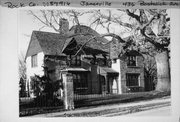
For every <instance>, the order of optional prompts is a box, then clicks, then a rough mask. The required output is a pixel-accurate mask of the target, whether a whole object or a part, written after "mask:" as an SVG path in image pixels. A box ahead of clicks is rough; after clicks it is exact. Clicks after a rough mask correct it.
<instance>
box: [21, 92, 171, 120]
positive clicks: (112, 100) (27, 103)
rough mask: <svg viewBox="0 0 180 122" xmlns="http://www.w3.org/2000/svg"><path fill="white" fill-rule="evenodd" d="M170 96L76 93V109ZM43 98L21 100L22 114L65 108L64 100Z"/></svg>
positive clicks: (140, 93)
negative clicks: (46, 103) (46, 102)
mask: <svg viewBox="0 0 180 122" xmlns="http://www.w3.org/2000/svg"><path fill="white" fill-rule="evenodd" d="M166 96H170V92H156V91H151V92H136V93H124V94H120V95H118V94H113V95H112V94H106V95H105V94H104V95H102V94H90V95H74V104H75V109H76V108H80V107H88V106H98V105H107V104H117V103H128V102H138V101H142V100H151V99H156V98H162V97H166ZM45 101H46V100H41V101H40V102H41V103H40V104H39V103H36V102H35V100H34V99H30V98H26V99H25V98H24V99H21V101H20V116H27V115H34V114H40V113H49V112H59V111H64V110H63V104H62V101H60V102H59V103H60V104H59V103H58V104H57V105H56V103H57V102H58V101H55V103H53V104H52V105H44V104H43V102H45Z"/></svg>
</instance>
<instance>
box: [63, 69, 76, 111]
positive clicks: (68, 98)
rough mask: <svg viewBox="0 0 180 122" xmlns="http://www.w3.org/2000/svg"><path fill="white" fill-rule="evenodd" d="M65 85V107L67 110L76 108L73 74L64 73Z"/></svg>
mask: <svg viewBox="0 0 180 122" xmlns="http://www.w3.org/2000/svg"><path fill="white" fill-rule="evenodd" d="M62 78H63V86H64V95H63V96H64V108H65V110H72V109H74V90H73V77H72V74H70V73H67V72H64V73H62Z"/></svg>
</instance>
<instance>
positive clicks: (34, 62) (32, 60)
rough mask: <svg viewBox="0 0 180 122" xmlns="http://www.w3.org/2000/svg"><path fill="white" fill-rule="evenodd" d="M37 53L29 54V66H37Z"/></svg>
mask: <svg viewBox="0 0 180 122" xmlns="http://www.w3.org/2000/svg"><path fill="white" fill-rule="evenodd" d="M37 66H38V64H37V54H35V55H32V56H31V67H37Z"/></svg>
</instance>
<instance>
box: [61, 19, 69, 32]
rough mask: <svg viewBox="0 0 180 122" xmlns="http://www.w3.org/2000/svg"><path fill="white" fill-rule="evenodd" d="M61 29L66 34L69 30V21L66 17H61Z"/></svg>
mask: <svg viewBox="0 0 180 122" xmlns="http://www.w3.org/2000/svg"><path fill="white" fill-rule="evenodd" d="M59 30H60V34H65V33H67V32H68V31H69V22H68V20H67V19H65V18H60V19H59Z"/></svg>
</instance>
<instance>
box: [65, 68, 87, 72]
mask: <svg viewBox="0 0 180 122" xmlns="http://www.w3.org/2000/svg"><path fill="white" fill-rule="evenodd" d="M62 71H72V72H73V71H74V72H87V71H89V70H87V69H84V68H66V69H64V70H62Z"/></svg>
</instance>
